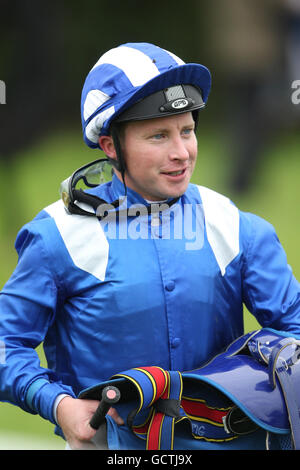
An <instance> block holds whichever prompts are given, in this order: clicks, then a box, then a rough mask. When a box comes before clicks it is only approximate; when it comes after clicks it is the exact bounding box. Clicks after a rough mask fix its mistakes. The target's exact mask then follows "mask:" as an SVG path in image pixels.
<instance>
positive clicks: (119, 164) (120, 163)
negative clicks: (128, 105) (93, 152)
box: [108, 124, 127, 196]
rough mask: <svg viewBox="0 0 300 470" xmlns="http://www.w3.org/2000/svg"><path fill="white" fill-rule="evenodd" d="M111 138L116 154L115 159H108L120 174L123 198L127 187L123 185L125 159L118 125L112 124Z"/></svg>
mask: <svg viewBox="0 0 300 470" xmlns="http://www.w3.org/2000/svg"><path fill="white" fill-rule="evenodd" d="M111 137H112V139H113V143H114V147H115V150H116V154H117V159H114V158H109V157H108V158H109V161H110V163H111V164H112V166H113V167H114V168H115V169H116V170H117V171H119V172H120V173H121V176H122V181H123V185H124V190H125V196H126V195H127V186H126V183H125V169H126V168H125V159H124V156H123V151H122V147H121V142H120V137H119V133H118V125H117V124H112V126H111Z"/></svg>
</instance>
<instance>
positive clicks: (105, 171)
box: [60, 158, 126, 219]
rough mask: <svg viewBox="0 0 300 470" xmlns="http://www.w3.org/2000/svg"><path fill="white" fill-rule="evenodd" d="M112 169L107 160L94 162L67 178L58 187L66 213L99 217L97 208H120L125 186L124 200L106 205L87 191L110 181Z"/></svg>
mask: <svg viewBox="0 0 300 470" xmlns="http://www.w3.org/2000/svg"><path fill="white" fill-rule="evenodd" d="M112 174H113V168H112V165H111V163H110V162H109V159H108V158H101V159H99V160H95V161H93V162H91V163H88V164H87V165H84V166H82V167H80V168H79V169H78V170H76V171H75V172H74V173H73V174H72V175H71V176H70V177H69V178H67V179H66V180H64V181H63V182H62V183H61V185H60V196H61V198H62V200H63V202H64V205H65V207H66V209H67V211H68V212H69V213H71V214H77V215H88V216H96V217H98V218H99V219H101V218H102V217H103V215H102V217H101V215H100V212H101V213H102V212H103V211H99V206H101V205H103V204H105V205H106V206H107V207H110V208H113V209H114V208H116V207H118V206H120V204H121V203H122V201H123V200H124V199H125V197H126V186H125V185H124V186H125V196H124V198H123V199H122V198H120V199H117V200H116V201H114V202H110V203H108V202H107V201H105V200H104V199H101V198H100V197H98V196H95V195H94V194H90V193H89V192H88V189H91V188H95V187H96V186H99V185H101V184H103V183H107V182H108V181H110V180H111V178H112Z"/></svg>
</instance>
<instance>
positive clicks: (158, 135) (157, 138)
mask: <svg viewBox="0 0 300 470" xmlns="http://www.w3.org/2000/svg"><path fill="white" fill-rule="evenodd" d="M164 136H165V135H164V134H154V135H153V136H152V139H155V140H160V139H163V138H164Z"/></svg>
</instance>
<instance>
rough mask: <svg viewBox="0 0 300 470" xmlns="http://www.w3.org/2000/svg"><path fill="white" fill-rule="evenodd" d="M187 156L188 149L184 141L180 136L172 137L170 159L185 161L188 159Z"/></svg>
mask: <svg viewBox="0 0 300 470" xmlns="http://www.w3.org/2000/svg"><path fill="white" fill-rule="evenodd" d="M189 156H190V154H189V151H188V149H187V147H186V143H185V142H184V141H183V140H182V137H181V136H180V137H176V138H174V139H173V140H172V146H171V148H170V152H169V157H170V159H171V160H182V161H185V160H188V159H189Z"/></svg>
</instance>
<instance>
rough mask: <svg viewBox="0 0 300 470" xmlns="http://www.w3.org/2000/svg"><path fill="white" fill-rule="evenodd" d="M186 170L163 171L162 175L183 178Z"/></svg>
mask: <svg viewBox="0 0 300 470" xmlns="http://www.w3.org/2000/svg"><path fill="white" fill-rule="evenodd" d="M185 170H186V169H185V168H184V169H182V170H176V171H163V172H162V174H163V175H167V176H174V177H175V176H181V175H183V174H184V173H185Z"/></svg>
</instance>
